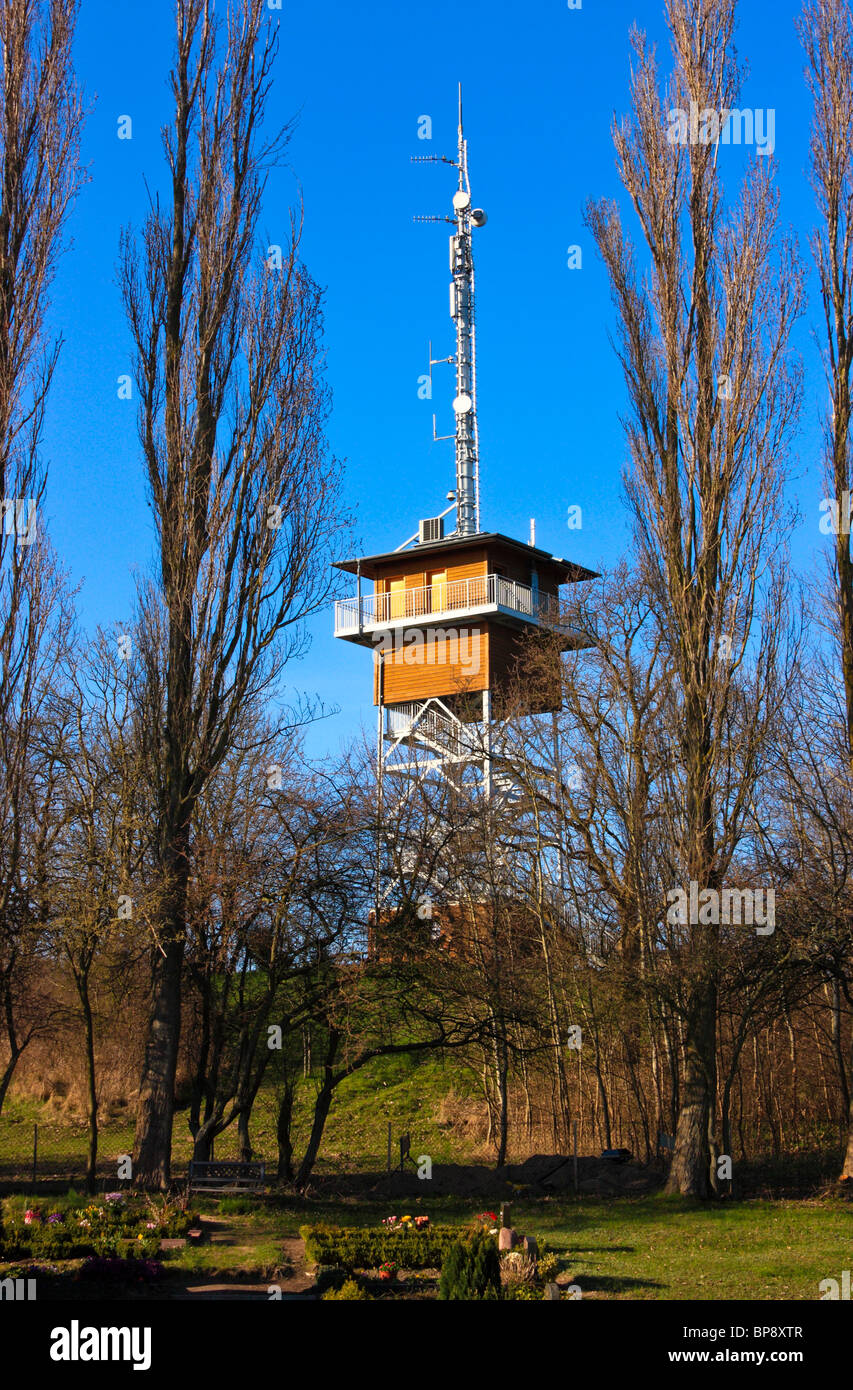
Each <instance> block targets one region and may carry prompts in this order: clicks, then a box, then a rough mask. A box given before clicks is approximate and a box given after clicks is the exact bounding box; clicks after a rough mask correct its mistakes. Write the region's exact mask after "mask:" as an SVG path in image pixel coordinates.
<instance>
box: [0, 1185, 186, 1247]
mask: <svg viewBox="0 0 853 1390" xmlns="http://www.w3.org/2000/svg"><path fill="white" fill-rule="evenodd" d="M195 1220H196V1218H195V1216H194V1214H193V1213H192V1212H187V1211H185V1210H184V1209H183V1208H182V1206H181V1205H180V1204H178V1203H175V1202H169V1201H168V1200H167V1199H165V1198H163V1199H159V1200H155V1199H152V1198H147V1197H146V1198H142V1197H136V1196H127V1195H126V1194H125V1193H123V1192H108V1193H106V1195H105V1196H104V1197H100V1198H98V1199H97V1200H95V1201H89V1202H85V1201H84V1199H81V1198H79V1197H74V1196H73V1195H72V1196H69V1197H68V1198H65V1199H56V1198H52V1199H51V1201H50V1203H49V1204H41V1203H39V1204H33V1203H32V1202H30V1201H28V1200H27V1199H25V1198H15V1197H10V1198H7V1199H6V1201H5V1203H3V1204H2V1213H0V1260H19V1259H32V1258H35V1259H45V1260H70V1259H74V1258H76V1257H79V1256H81V1255H90V1256H101V1257H109V1256H118V1255H120V1254H122V1253H125V1254H127V1253H129V1247H132V1251H133V1255H134V1256H135V1257H140V1256H141V1257H145V1256H151V1255H154V1254H156V1253H157V1250H158V1249H159V1246H160V1241H161V1240H162V1239H163V1238H164V1237H166V1236H183V1235H185V1234H186V1232H187V1230H189V1228H190V1227H191V1226H192V1225H193V1223H194V1221H195Z"/></svg>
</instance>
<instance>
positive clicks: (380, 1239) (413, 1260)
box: [299, 1226, 464, 1269]
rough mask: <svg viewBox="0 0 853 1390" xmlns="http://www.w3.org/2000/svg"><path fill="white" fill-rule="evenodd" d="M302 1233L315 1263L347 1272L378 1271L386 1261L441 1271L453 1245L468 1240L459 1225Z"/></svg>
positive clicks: (339, 1228)
mask: <svg viewBox="0 0 853 1390" xmlns="http://www.w3.org/2000/svg"><path fill="white" fill-rule="evenodd" d="M299 1234H300V1235H301V1237H302V1239H303V1240H304V1241H305V1252H306V1254H307V1255H308V1258H309V1259H310V1260H313V1261H314V1263H315V1264H318V1265H340V1266H343V1267H344V1268H346V1269H377V1268H378V1267H379V1265H381V1264H384V1263H385V1261H386V1260H390V1261H393V1262H394V1264H396V1265H397V1267H398V1268H399V1269H439V1268H440V1267H441V1265H442V1263H443V1261H444V1258H445V1256H446V1255H447V1252H448V1251H449V1250H450V1248H451V1246H452V1245H454V1244H455V1243H456V1242H457V1241H458V1240H460V1239H461V1238H464V1231H460V1228H459V1227H458V1226H427V1227H426V1228H425V1230H423V1231H412V1230H408V1231H401V1230H396V1231H377V1230H372V1229H369V1228H364V1227H361V1226H303V1227H302V1228H301V1229H300V1232H299Z"/></svg>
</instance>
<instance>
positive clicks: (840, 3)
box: [800, 0, 853, 1181]
mask: <svg viewBox="0 0 853 1390" xmlns="http://www.w3.org/2000/svg"><path fill="white" fill-rule="evenodd" d="M800 34H801V38H802V41H803V46H804V48H805V51H806V58H807V60H808V65H807V68H806V80H807V82H808V86H809V90H810V92H811V95H812V100H813V102H814V120H813V126H812V137H811V174H812V184H813V186H814V190H815V196H816V199H817V205H818V211H819V213H820V217H821V225H820V227H819V230H818V231H817V232H816V233H815V234H814V236H813V237H812V251H813V254H814V258H815V262H816V264H817V270H818V276H819V279H820V288H821V297H822V300H823V312H824V323H825V340H824V351H823V357H824V363H825V367H826V374H827V380H828V384H829V410H828V412H827V418H826V427H825V432H826V477H827V485H828V488H829V498H828V499H827V500H828V501H830V503H831V506H832V510H831V511H830V512H829V513H828V514H827V516H828V519H829V520H831V522H832V523H833V524H832V528H831V529H832V533H833V546H832V579H833V585H832V588H833V598H834V603H833V608H834V618H835V623H834V627H835V637H836V641H837V651H838V658H839V664H840V667H841V686H842V692H843V701H844V719H843V727H844V730H845V735H846V738H845V742H846V753H847V758H848V761H849V763H850V767H851V769H853V555H851V550H850V529H851V528H850V507H851V494H853V468H851V461H850V426H851V413H852V412H853V406H851V394H850V393H851V375H852V374H853V14H851V12H850V6H849V4H848V3H847V0H810V2H809V3H808V4H807V5H806V6H805V9H804V11H803V17H802V20H801V22H800ZM822 525H823V523H822ZM842 1177H843V1178H844V1179H845V1180H847V1181H853V1103H850V1106H849V1125H848V1135H847V1151H846V1154H845V1157H844V1165H843V1168H842Z"/></svg>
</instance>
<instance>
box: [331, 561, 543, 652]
mask: <svg viewBox="0 0 853 1390" xmlns="http://www.w3.org/2000/svg"><path fill="white" fill-rule="evenodd" d="M495 606H497V607H498V608H503V609H507V610H508V611H509V612H511V613H516V614H518V615H519V616H520V617H524V618H530V619H531V620H533V621H542V620H545V619H546V618H547V617H551V618H556V616H558V614H559V604H558V602H557V600H556V599H554V598H552V597H551V596H550V595H547V594H539V593H538V591H536V590H534V589H532V588H531V587H530V585H528V584H520V583H519V582H518V581H517V580H515V579H506V578H505V577H504V576H503V575H502V574H483V575H475V576H473V577H472V578H468V579H445V580H441V581H439V582H437V583H435V584H426V585H423V586H422V587H420V588H418V589H405V590H402V591H398V592H396V593H384V594H363V595H362V597H361V615H360V621H359V600H358V598H357V597H356V598H343V599H338V600H337V601H336V603H335V636H336V637H339V636H341V635H342V634H343V633H347V632H357V631H358V630H359V628H360V627H367V628H370V627H387V626H389V625H390V624H392V623H397V622H408V621H411V619H413V618H425V617H430V618H436V617H441V616H442V615H445V614H448V613H460V612H464V611H465V610H466V609H478V608H491V607H495Z"/></svg>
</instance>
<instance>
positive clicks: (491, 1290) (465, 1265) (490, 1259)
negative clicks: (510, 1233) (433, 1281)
mask: <svg viewBox="0 0 853 1390" xmlns="http://www.w3.org/2000/svg"><path fill="white" fill-rule="evenodd" d="M438 1296H439V1298H440V1299H467V1300H472V1299H496V1298H500V1297H501V1296H502V1289H501V1259H500V1255H499V1254H498V1247H497V1244H496V1242H495V1241H494V1240H492V1238H491V1236H488V1235H485V1234H484V1233H483V1232H482V1231H477V1232H476V1234H475V1235H473V1236H472V1237H470V1238H469V1239H468V1240H458V1241H456V1243H455V1244H454V1245H453V1246H452V1247H451V1249H450V1250H449V1252H448V1255H447V1258H446V1259H445V1261H444V1263H443V1265H442V1266H441V1278H440V1280H439V1285H438Z"/></svg>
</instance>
